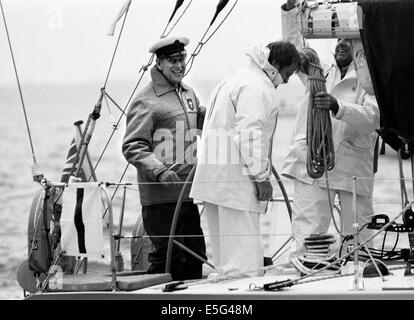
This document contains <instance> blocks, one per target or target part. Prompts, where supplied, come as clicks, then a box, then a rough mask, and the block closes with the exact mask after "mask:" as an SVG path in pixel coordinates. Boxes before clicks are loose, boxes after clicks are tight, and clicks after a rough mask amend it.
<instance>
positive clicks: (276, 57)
mask: <svg viewBox="0 0 414 320" xmlns="http://www.w3.org/2000/svg"><path fill="white" fill-rule="evenodd" d="M267 47H268V48H269V49H270V54H269V63H270V64H271V65H273V66H276V65H277V66H278V67H279V69H282V68H284V67H287V66H290V65H291V64H294V63H296V65H297V68H296V69H299V67H300V56H299V53H298V51H297V50H296V48H295V46H294V45H293V44H292V43H290V42H288V41H275V42H271V43H269V44H268V45H267Z"/></svg>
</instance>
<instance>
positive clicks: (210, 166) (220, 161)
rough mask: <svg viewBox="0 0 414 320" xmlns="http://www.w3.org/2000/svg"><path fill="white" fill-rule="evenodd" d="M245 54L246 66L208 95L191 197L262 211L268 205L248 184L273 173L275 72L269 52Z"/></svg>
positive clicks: (255, 50) (258, 49) (260, 48)
mask: <svg viewBox="0 0 414 320" xmlns="http://www.w3.org/2000/svg"><path fill="white" fill-rule="evenodd" d="M247 55H248V57H249V59H250V64H249V65H248V66H247V67H246V68H244V69H242V70H240V71H239V72H237V73H236V74H234V75H233V76H231V77H229V78H227V79H225V80H223V81H222V82H221V83H220V84H219V85H218V86H217V87H216V88H215V89H214V90H213V92H212V95H211V98H210V102H209V104H208V107H207V110H206V117H205V120H204V126H203V133H202V136H201V143H200V146H199V148H198V163H197V169H196V172H195V176H194V180H193V185H192V189H191V192H190V197H192V198H194V199H195V200H198V201H205V202H209V203H213V204H216V205H220V206H226V207H230V208H234V209H237V210H243V211H250V212H259V213H264V212H265V208H266V205H267V202H265V201H259V200H258V199H257V191H256V185H255V184H254V182H253V181H252V180H257V181H263V180H265V179H267V178H268V177H269V175H270V173H271V159H270V158H271V154H272V150H271V149H272V138H273V134H274V132H275V129H276V122H277V116H278V112H279V109H278V107H277V104H276V90H275V85H274V84H273V83H276V84H277V80H276V79H277V78H278V71H277V69H275V68H273V67H272V66H271V65H270V64H269V63H268V62H267V59H268V56H269V49H268V48H266V47H264V46H258V47H254V48H252V49H251V50H250V51H249V52H248V53H247ZM249 176H250V177H249Z"/></svg>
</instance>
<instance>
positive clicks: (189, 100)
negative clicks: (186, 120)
mask: <svg viewBox="0 0 414 320" xmlns="http://www.w3.org/2000/svg"><path fill="white" fill-rule="evenodd" d="M187 104H188V107H189V108H190V110H194V103H193V100H191V99H187Z"/></svg>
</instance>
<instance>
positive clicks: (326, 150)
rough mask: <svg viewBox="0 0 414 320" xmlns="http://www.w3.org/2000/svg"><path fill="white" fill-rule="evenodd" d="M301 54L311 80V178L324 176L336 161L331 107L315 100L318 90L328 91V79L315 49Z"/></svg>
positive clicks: (309, 162) (308, 122) (309, 112)
mask: <svg viewBox="0 0 414 320" xmlns="http://www.w3.org/2000/svg"><path fill="white" fill-rule="evenodd" d="M300 54H301V55H302V56H303V58H304V60H305V61H306V62H307V69H308V82H309V105H308V118H307V134H306V141H307V146H308V152H307V163H306V169H307V171H308V174H309V176H310V177H311V178H313V179H318V178H320V177H322V176H323V174H324V173H325V171H327V170H331V169H333V167H334V163H335V151H334V145H333V140H332V123H331V116H330V112H329V109H321V108H317V107H316V106H315V102H314V97H315V95H316V94H317V93H318V92H326V85H325V82H326V80H325V77H324V73H323V69H322V67H321V66H320V62H319V58H318V55H317V53H316V52H315V50H313V49H311V48H303V49H301V50H300Z"/></svg>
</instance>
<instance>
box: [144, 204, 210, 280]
mask: <svg viewBox="0 0 414 320" xmlns="http://www.w3.org/2000/svg"><path fill="white" fill-rule="evenodd" d="M175 207H176V203H166V204H156V205H150V206H142V219H143V222H144V229H145V232H146V233H147V234H148V235H149V236H151V242H152V245H153V251H152V252H151V253H150V254H149V255H148V260H149V262H150V263H151V265H150V267H149V268H148V273H164V272H165V264H166V257H167V248H168V237H154V236H168V235H169V234H170V228H171V223H172V219H173V216H174V210H175ZM175 234H176V235H177V236H176V237H175V238H174V239H175V240H176V241H179V242H180V243H182V244H183V245H185V246H186V247H187V248H189V249H190V250H192V251H194V252H195V253H197V254H198V255H199V256H201V257H203V258H204V259H207V257H206V244H205V241H204V235H203V230H202V229H201V225H200V214H199V212H198V207H197V206H196V205H194V204H193V203H192V202H183V204H182V207H181V211H180V215H179V218H178V221H177V227H176V231H175ZM181 235H196V236H194V237H180V236H181ZM202 265H203V262H202V261H200V260H199V259H197V258H195V257H194V256H192V255H191V254H190V253H188V252H186V251H185V250H183V249H181V248H180V247H179V246H178V245H176V244H173V250H172V257H171V268H170V272H171V275H172V278H173V280H188V279H201V277H202Z"/></svg>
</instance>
